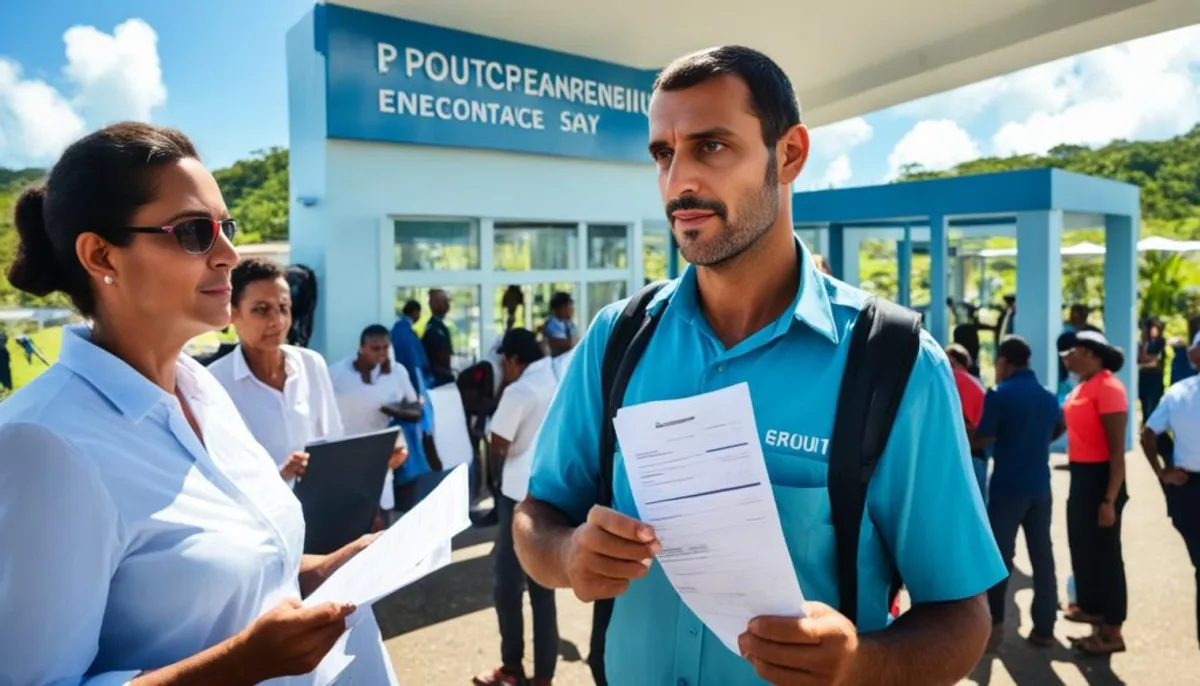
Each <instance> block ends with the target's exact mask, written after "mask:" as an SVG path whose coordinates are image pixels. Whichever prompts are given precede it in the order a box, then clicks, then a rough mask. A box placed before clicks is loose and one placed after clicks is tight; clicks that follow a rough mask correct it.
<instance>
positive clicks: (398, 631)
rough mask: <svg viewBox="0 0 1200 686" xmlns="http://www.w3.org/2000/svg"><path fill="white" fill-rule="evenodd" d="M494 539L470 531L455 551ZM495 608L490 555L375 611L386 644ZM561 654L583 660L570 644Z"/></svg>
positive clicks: (480, 530) (451, 568) (456, 566)
mask: <svg viewBox="0 0 1200 686" xmlns="http://www.w3.org/2000/svg"><path fill="white" fill-rule="evenodd" d="M495 537H496V529H495V527H471V528H469V529H467V530H466V531H464V532H462V533H461V534H459V535H458V536H455V537H454V541H453V542H452V547H453V549H454V550H456V551H457V550H463V549H466V548H470V547H472V546H476V545H480V544H485V543H486V544H490V543H491V542H492V541H493V540H494V539H495ZM492 605H493V602H492V556H491V555H490V554H487V555H480V556H476V557H470V558H466V559H462V560H458V561H455V562H451V563H450V564H449V565H446V566H445V567H443V568H442V569H439V570H438V571H436V572H434V573H433V574H430V575H429V576H427V577H425V578H424V579H421V580H420V581H418V582H417V583H415V584H413V585H411V586H409V587H407V588H403V589H401V590H399V591H397V592H396V593H393V594H392V595H390V596H388V597H386V598H384V599H382V600H380V601H379V602H377V603H376V604H375V608H374V609H375V620H376V622H377V623H378V624H379V631H380V632H381V633H382V634H383V639H384V640H385V641H386V640H388V639H391V638H395V637H396V636H402V635H404V634H407V633H409V632H413V631H418V630H420V629H424V628H425V627H428V626H432V625H434V624H439V623H441V622H447V621H450V620H453V619H456V618H458V617H462V616H464V615H468V614H471V613H474V612H478V611H479V610H485V609H488V608H490V607H492ZM497 648H499V646H497ZM558 651H559V657H561V658H562V659H563V660H564V661H566V662H581V661H582V660H583V657H582V655H581V654H580V652H579V647H578V646H576V645H575V644H574V643H572V642H571V641H568V640H563V641H561V642H560V644H559V648H558Z"/></svg>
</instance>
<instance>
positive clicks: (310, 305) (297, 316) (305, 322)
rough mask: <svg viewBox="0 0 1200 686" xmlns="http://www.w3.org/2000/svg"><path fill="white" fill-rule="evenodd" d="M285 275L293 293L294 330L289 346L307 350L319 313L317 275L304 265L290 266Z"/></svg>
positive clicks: (290, 335)
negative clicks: (315, 318)
mask: <svg viewBox="0 0 1200 686" xmlns="http://www.w3.org/2000/svg"><path fill="white" fill-rule="evenodd" d="M285 273H286V279H287V282H288V286H289V287H290V288H291V291H292V328H291V330H289V331H288V344H289V345H295V346H298V347H301V348H307V347H308V339H309V338H311V337H312V329H313V318H314V317H315V316H316V312H317V275H316V273H315V272H314V271H313V270H312V269H311V268H310V267H308V266H306V265H303V264H292V265H288V267H287V270H286V272H285Z"/></svg>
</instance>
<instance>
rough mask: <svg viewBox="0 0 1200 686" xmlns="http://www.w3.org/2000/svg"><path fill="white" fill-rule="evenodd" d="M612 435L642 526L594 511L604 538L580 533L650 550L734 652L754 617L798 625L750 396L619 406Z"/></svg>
mask: <svg viewBox="0 0 1200 686" xmlns="http://www.w3.org/2000/svg"><path fill="white" fill-rule="evenodd" d="M615 428H616V432H617V437H618V440H619V442H620V446H621V452H622V457H623V459H624V462H625V470H626V472H627V473H628V475H629V485H630V490H631V491H632V492H633V499H634V502H635V503H636V504H637V508H638V512H639V513H640V515H641V519H642V522H644V523H639V522H634V521H631V520H628V519H627V518H624V517H621V516H620V515H616V514H615V513H601V514H597V515H593V517H591V518H590V519H593V520H594V521H595V523H596V524H597V528H599V529H601V530H602V532H603V534H601V533H594V532H591V531H589V530H588V529H583V530H582V531H581V533H579V534H577V535H578V536H579V537H586V536H596V537H600V536H602V535H604V534H607V535H608V536H614V537H619V538H622V539H625V540H624V542H623V547H625V548H627V549H628V550H629V552H631V553H632V552H635V550H636V551H637V552H639V553H640V552H641V551H642V550H643V549H649V550H651V551H653V552H654V553H655V555H656V556H657V559H658V561H659V563H660V564H661V565H662V568H663V571H664V572H665V573H666V575H667V578H668V579H670V581H671V585H672V586H674V587H675V590H676V591H677V592H678V593H679V595H680V597H681V598H682V599H683V602H684V603H685V604H687V606H688V608H690V609H691V610H692V612H694V613H695V614H696V616H697V617H699V618H700V620H701V621H703V622H704V624H705V625H706V626H708V628H709V629H710V630H711V631H712V632H713V633H714V634H716V635H717V637H718V638H720V639H721V641H722V642H723V643H724V644H725V645H726V646H727V647H728V648H729V649H730V650H732V651H734V652H735V653H741V652H742V651H741V649H740V648H739V646H738V637H739V636H740V635H741V634H742V633H743V632H746V630H747V627H748V626H749V624H750V622H751V620H753V619H755V618H756V617H762V616H786V617H791V618H796V617H802V616H803V615H804V609H803V608H804V596H803V594H801V592H800V582H799V581H798V580H797V578H796V571H795V569H794V568H793V566H792V560H791V556H790V555H789V554H788V550H787V545H786V543H785V542H784V538H783V528H782V526H781V525H780V523H779V513H778V511H777V510H776V507H775V497H774V494H773V492H772V490H771V481H770V478H769V477H768V476H767V466H766V461H765V460H764V458H763V453H762V447H761V446H760V445H759V441H758V429H757V427H756V425H755V421H754V410H753V407H752V405H751V402H750V391H749V388H748V387H747V386H746V385H745V384H739V385H737V386H731V387H729V388H725V389H722V390H719V391H715V392H712V393H707V394H704V395H700V396H695V397H691V398H684V399H680V400H669V401H660V402H651V403H645V404H642V405H635V406H632V407H626V408H622V409H621V410H620V411H619V412H618V413H617V417H616V419H615ZM614 517H620V521H614ZM647 525H648V526H647ZM638 546H643V547H641V548H639V547H638ZM649 562H650V560H649V559H645V560H644V562H614V563H611V564H614V565H615V564H619V565H621V566H622V569H623V570H625V571H629V570H630V568H629V565H631V564H632V565H639V564H641V565H648V564H649ZM598 590H599V589H598ZM603 590H605V591H608V590H614V589H609V588H604V589H603ZM615 590H618V592H619V591H620V590H624V589H623V588H620V589H615ZM792 621H793V622H794V620H792Z"/></svg>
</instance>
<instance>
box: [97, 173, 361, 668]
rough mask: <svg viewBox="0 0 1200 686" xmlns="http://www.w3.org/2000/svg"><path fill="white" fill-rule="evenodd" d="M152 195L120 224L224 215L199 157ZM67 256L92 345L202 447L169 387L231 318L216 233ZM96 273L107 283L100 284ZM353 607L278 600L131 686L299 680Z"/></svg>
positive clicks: (228, 257)
mask: <svg viewBox="0 0 1200 686" xmlns="http://www.w3.org/2000/svg"><path fill="white" fill-rule="evenodd" d="M155 184H156V190H157V197H156V198H155V199H154V200H152V201H151V202H150V203H148V204H147V205H145V206H143V207H141V208H139V209H138V210H137V211H136V212H135V213H134V214H133V216H132V217H130V218H129V225H130V226H168V225H170V224H173V223H175V222H178V221H180V220H184V219H193V218H196V217H208V218H212V219H226V218H228V217H229V212H228V210H227V209H226V207H225V201H224V199H223V198H222V196H221V191H220V189H219V188H218V187H217V182H216V181H215V180H214V179H213V177H212V175H211V174H209V172H208V170H206V169H205V168H204V165H202V164H201V163H200V162H199V161H197V160H194V159H188V160H183V161H181V162H178V163H176V164H172V165H167V166H165V167H162V168H160V169H158V170H157V171H156V172H155ZM75 253H76V256H77V257H78V258H79V261H80V264H82V265H83V268H84V269H85V270H86V271H87V273H88V275H89V277H90V278H91V282H92V289H93V291H94V292H95V293H96V317H95V326H94V329H93V332H92V340H93V342H94V343H95V344H96V345H98V346H100V347H102V348H104V349H105V350H107V351H109V352H110V353H112V354H113V355H115V356H117V357H118V358H120V359H122V360H123V361H125V362H126V363H127V364H129V365H130V366H131V367H132V368H134V369H135V370H137V371H138V372H139V373H140V374H142V375H143V376H145V377H146V378H147V379H149V380H150V381H151V382H152V383H154V384H155V385H157V386H158V387H160V388H162V389H163V390H165V391H166V392H168V393H173V394H175V396H176V398H178V400H179V404H180V406H181V407H182V408H183V412H184V415H185V416H186V417H187V420H188V423H189V424H190V425H191V427H192V430H193V431H195V432H196V437H197V438H198V439H199V440H200V441H201V442H203V441H204V436H203V434H202V432H201V431H200V428H199V425H198V424H197V422H196V420H195V417H194V416H193V415H192V411H191V408H190V407H189V406H188V403H187V399H186V398H185V397H184V396H183V395H182V394H181V393H179V391H178V389H177V387H176V373H175V372H176V368H175V365H176V363H177V359H178V357H179V355H180V353H181V352H182V351H183V346H184V345H185V344H186V343H187V342H188V341H189V340H191V339H192V338H194V337H196V336H198V335H201V334H204V333H207V332H210V331H216V330H218V329H222V328H224V327H225V326H227V325H228V324H229V321H230V302H229V301H230V293H231V289H230V284H229V273H230V270H232V269H233V266H234V265H235V264H237V252H236V251H235V250H234V248H233V245H231V244H230V242H229V241H228V240H227V239H226V238H225V237H224V236H219V237H218V238H217V242H216V244H215V245H214V246H213V248H212V250H211V251H209V253H208V254H206V255H189V254H187V253H185V252H184V251H183V250H182V249H181V248H180V247H179V244H178V243H177V242H176V241H175V239H174V238H173V237H172V236H170V235H166V234H164V235H161V236H158V235H140V234H139V235H137V236H135V237H134V239H133V241H132V242H131V243H130V244H129V245H128V246H126V247H118V246H115V245H112V244H111V243H109V242H107V241H105V240H104V239H103V238H101V237H100V236H98V235H97V234H94V233H84V234H81V235H80V236H79V238H78V239H76V241H75ZM105 277H109V278H110V279H111V280H112V283H111V284H106V283H105V282H104V279H105ZM351 612H353V607H341V606H337V605H334V604H333V603H323V604H321V605H318V606H315V607H312V608H302V607H300V605H299V601H297V600H289V601H285V602H284V603H281V604H280V605H278V606H276V607H275V608H274V609H273V610H271V611H270V612H269V613H268V614H267V615H265V616H263V617H262V618H260V619H258V620H257V621H256V622H255V623H253V624H252V625H251V626H249V627H248V628H246V629H245V630H244V631H242V632H241V633H239V634H238V635H236V636H234V637H232V638H229V639H227V640H225V641H223V642H221V643H219V644H217V645H216V646H213V647H212V648H210V649H208V650H205V651H203V652H200V653H197V654H196V655H193V656H192V657H189V658H187V659H184V660H181V661H179V662H177V663H175V664H173V665H169V666H166V667H163V668H161V669H158V670H155V671H153V672H149V673H144V674H141V675H139V676H137V677H136V678H134V679H133V681H132V682H131V683H132V684H134V686H157V685H159V684H164V685H165V684H171V685H172V686H186V685H189V684H213V683H224V684H234V685H238V684H254V683H259V682H261V681H264V680H266V679H268V678H273V677H276V676H284V675H292V674H303V673H306V672H309V671H311V670H312V669H313V667H314V666H315V665H316V664H317V663H318V662H320V660H321V658H323V657H324V656H325V654H326V653H327V652H329V649H330V648H331V647H332V646H333V644H334V642H335V641H337V639H338V637H339V636H340V635H341V634H342V632H343V631H344V630H345V621H344V620H345V617H346V616H347V615H349V614H350V613H351Z"/></svg>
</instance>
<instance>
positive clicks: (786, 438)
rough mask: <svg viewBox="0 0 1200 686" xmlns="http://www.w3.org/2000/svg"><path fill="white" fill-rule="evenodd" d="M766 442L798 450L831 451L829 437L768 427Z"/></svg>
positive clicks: (821, 453) (822, 452)
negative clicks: (806, 434)
mask: <svg viewBox="0 0 1200 686" xmlns="http://www.w3.org/2000/svg"><path fill="white" fill-rule="evenodd" d="M764 442H765V443H766V444H767V445H769V446H771V447H772V448H788V449H791V450H795V451H796V452H804V453H811V454H814V455H816V454H819V455H825V454H827V453H828V452H829V439H828V438H821V437H820V436H805V435H804V434H798V433H792V432H790V431H780V430H779V429H768V430H767V435H766V439H765V440H764Z"/></svg>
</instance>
